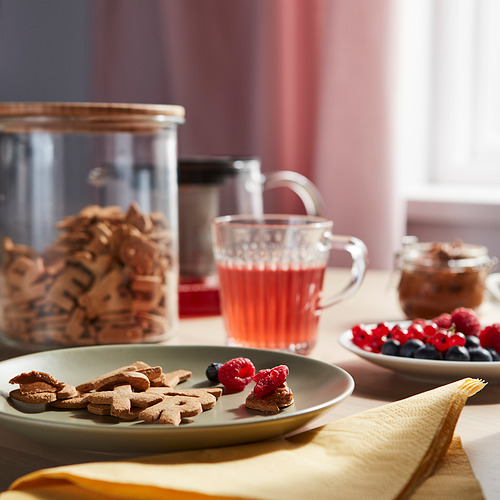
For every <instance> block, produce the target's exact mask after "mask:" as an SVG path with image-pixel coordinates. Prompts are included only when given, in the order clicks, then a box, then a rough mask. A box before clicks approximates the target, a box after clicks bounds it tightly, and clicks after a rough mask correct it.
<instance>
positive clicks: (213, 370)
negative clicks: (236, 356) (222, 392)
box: [205, 363, 222, 383]
mask: <svg viewBox="0 0 500 500" xmlns="http://www.w3.org/2000/svg"><path fill="white" fill-rule="evenodd" d="M221 366H222V363H212V364H211V365H209V366H208V368H207V370H206V372H205V375H206V376H207V378H208V380H210V382H215V383H219V368H220V367H221Z"/></svg>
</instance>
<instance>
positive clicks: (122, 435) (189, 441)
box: [0, 345, 354, 453]
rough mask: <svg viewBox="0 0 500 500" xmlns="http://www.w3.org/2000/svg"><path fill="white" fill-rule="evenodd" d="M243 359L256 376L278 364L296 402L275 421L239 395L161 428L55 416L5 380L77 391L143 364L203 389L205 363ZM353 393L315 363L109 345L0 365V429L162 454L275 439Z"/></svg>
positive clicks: (248, 353) (206, 349)
mask: <svg viewBox="0 0 500 500" xmlns="http://www.w3.org/2000/svg"><path fill="white" fill-rule="evenodd" d="M239 356H243V357H246V358H249V359H251V360H252V362H253V363H254V365H255V368H256V370H257V371H258V370H260V369H263V368H272V367H273V366H276V365H280V364H285V365H287V366H288V367H289V369H290V374H289V376H288V379H287V381H288V384H289V386H290V387H291V388H292V390H293V393H294V399H295V402H294V404H293V405H291V406H289V407H288V408H285V409H284V410H282V411H281V412H280V413H279V414H277V415H266V414H263V413H259V412H255V411H252V410H248V409H247V408H246V407H245V398H246V396H247V394H248V393H249V392H250V390H251V387H252V386H253V383H252V385H250V386H249V387H248V388H247V389H246V390H244V391H242V392H240V393H236V394H225V395H223V396H222V397H221V398H220V399H219V400H218V401H217V404H216V405H215V407H214V408H213V409H211V410H209V411H206V412H203V413H202V414H200V415H198V416H196V417H194V418H192V419H190V420H189V421H186V422H183V423H182V424H181V425H179V426H177V427H174V426H166V425H159V424H147V423H145V422H142V421H133V422H126V421H121V420H118V419H116V418H115V417H111V416H108V417H100V416H96V415H92V414H90V413H89V412H88V411H87V410H86V409H83V410H58V409H55V408H51V407H45V405H30V404H25V403H20V402H18V401H14V400H12V399H11V398H10V397H9V392H10V391H11V390H12V389H14V388H17V387H18V386H17V385H12V384H9V380H10V379H11V378H12V377H14V376H15V375H18V374H20V373H22V372H28V371H31V370H37V371H43V372H46V373H50V374H51V375H52V376H54V377H55V378H56V379H58V380H60V381H63V382H67V383H69V384H73V385H78V384H80V383H82V382H85V381H87V380H90V379H92V378H94V377H96V376H98V375H100V374H102V373H106V372H108V371H111V370H113V369H114V368H118V367H120V366H123V365H126V364H129V363H133V362H134V361H145V362H146V363H149V364H150V365H153V366H155V365H160V366H161V367H162V368H163V370H164V371H165V372H168V371H173V370H177V369H180V368H183V369H186V370H190V371H192V372H193V376H192V377H191V378H190V379H189V380H187V381H186V382H183V383H182V384H181V386H180V387H183V388H184V387H185V388H187V387H208V386H210V382H208V380H207V379H206V377H205V370H206V368H207V366H208V365H209V364H210V363H212V362H222V363H223V362H225V361H227V360H229V359H232V358H235V357H239ZM353 389H354V381H353V379H352V377H351V376H350V375H349V374H348V373H347V372H345V371H344V370H342V369H340V368H338V367H336V366H333V365H330V364H328V363H324V362H321V361H318V360H315V359H311V358H307V357H304V356H299V355H295V354H287V353H281V352H275V351H267V350H261V349H247V348H239V347H216V346H159V345H113V346H96V347H75V348H69V349H57V350H52V351H44V352H38V353H34V354H28V355H25V356H19V357H17V358H12V359H9V360H7V361H3V362H0V425H1V426H3V427H5V428H7V429H10V430H11V431H14V432H17V433H19V434H23V435H24V436H27V437H29V438H31V439H33V440H36V441H40V442H47V443H51V444H52V445H61V446H64V447H73V448H80V449H89V450H99V451H109V452H116V451H121V452H139V453H142V452H163V451H174V450H188V449H196V448H206V447H213V446H225V445H230V444H239V443H247V442H254V441H260V440H264V439H269V438H274V437H278V436H281V435H283V434H286V433H288V432H291V431H293V430H295V429H298V428H299V427H301V426H302V425H304V424H306V423H308V422H310V421H311V420H313V419H314V418H316V417H318V416H319V415H320V414H321V413H322V412H324V411H325V410H327V409H329V408H331V407H332V406H334V405H336V404H337V403H340V402H341V401H342V400H343V399H345V398H347V397H348V396H349V395H350V394H351V393H352V391H353Z"/></svg>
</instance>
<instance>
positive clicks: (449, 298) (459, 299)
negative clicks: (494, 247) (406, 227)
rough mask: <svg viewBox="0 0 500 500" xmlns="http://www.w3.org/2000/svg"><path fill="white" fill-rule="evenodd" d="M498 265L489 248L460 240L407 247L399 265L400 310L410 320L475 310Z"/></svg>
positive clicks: (415, 244) (407, 245)
mask: <svg viewBox="0 0 500 500" xmlns="http://www.w3.org/2000/svg"><path fill="white" fill-rule="evenodd" d="M496 263H497V259H496V258H492V257H490V256H489V255H488V249H487V248H486V247H484V246H480V245H470V244H465V243H463V242H461V241H456V242H452V243H439V242H432V243H419V242H417V241H415V242H410V243H407V244H404V245H403V249H402V250H401V252H400V253H399V254H398V256H397V262H396V265H397V268H398V269H399V270H400V272H401V277H400V281H399V285H398V293H399V302H400V305H401V308H402V309H403V311H404V313H405V314H406V316H407V317H408V318H410V319H413V318H427V319H431V318H434V317H436V316H438V315H439V314H441V313H443V312H451V311H452V310H453V309H455V308H457V307H470V308H472V309H476V308H478V307H479V306H480V305H481V303H482V302H483V297H484V291H485V280H486V276H487V275H488V273H489V272H490V271H491V270H492V269H493V268H494V267H495V265H496Z"/></svg>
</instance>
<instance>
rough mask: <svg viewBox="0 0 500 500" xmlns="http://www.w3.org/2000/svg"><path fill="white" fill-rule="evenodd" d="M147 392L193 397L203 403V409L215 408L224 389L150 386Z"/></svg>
mask: <svg viewBox="0 0 500 500" xmlns="http://www.w3.org/2000/svg"><path fill="white" fill-rule="evenodd" d="M146 392H147V393H149V394H162V395H164V396H188V397H193V398H196V400H197V401H198V402H199V403H200V404H201V407H202V409H203V411H206V410H210V409H211V408H213V407H214V406H215V403H216V402H217V399H218V398H220V396H221V395H222V389H221V388H220V387H214V388H211V387H210V388H206V389H205V388H203V389H183V390H179V389H171V388H169V387H165V388H163V387H150V388H149V389H148V390H147V391H146Z"/></svg>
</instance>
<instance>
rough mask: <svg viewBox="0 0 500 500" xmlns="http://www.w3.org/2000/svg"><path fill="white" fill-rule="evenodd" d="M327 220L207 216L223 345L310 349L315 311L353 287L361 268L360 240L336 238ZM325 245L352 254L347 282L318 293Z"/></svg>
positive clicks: (363, 264)
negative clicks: (223, 329) (337, 289)
mask: <svg viewBox="0 0 500 500" xmlns="http://www.w3.org/2000/svg"><path fill="white" fill-rule="evenodd" d="M332 227H333V222H332V221H330V220H328V219H324V218H322V217H315V216H309V215H307V216H305V215H285V214H283V215H279V214H278V215H276V214H264V215H261V216H252V215H227V216H223V217H217V218H215V219H214V220H213V221H212V231H213V236H214V238H213V242H214V256H215V261H216V263H217V271H218V276H219V283H220V299H221V309H222V315H223V317H224V322H225V326H226V332H227V342H228V344H232V345H241V346H245V347H254V348H264V349H275V350H282V351H290V352H295V353H298V354H308V353H309V352H310V351H311V349H312V348H313V347H314V345H315V344H316V339H317V335H318V322H319V319H320V313H321V311H322V310H323V309H324V308H326V307H330V306H332V305H333V304H337V303H338V302H340V301H341V300H344V299H346V298H347V297H349V296H351V295H352V294H353V293H355V292H356V290H357V289H358V287H359V286H360V284H361V280H362V279H363V276H364V273H365V269H366V257H367V251H366V245H365V244H364V243H363V242H362V241H361V240H359V239H358V238H355V237H353V236H336V235H333V234H332V232H331V230H332ZM331 249H335V250H343V251H347V252H349V253H350V254H351V257H352V261H353V264H352V268H351V280H350V282H348V283H347V285H346V286H345V287H344V288H343V289H342V290H341V291H340V292H338V293H336V294H332V295H329V296H328V297H326V298H325V297H323V296H322V289H323V278H324V276H325V270H326V265H327V262H328V255H329V252H330V250H331Z"/></svg>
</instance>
